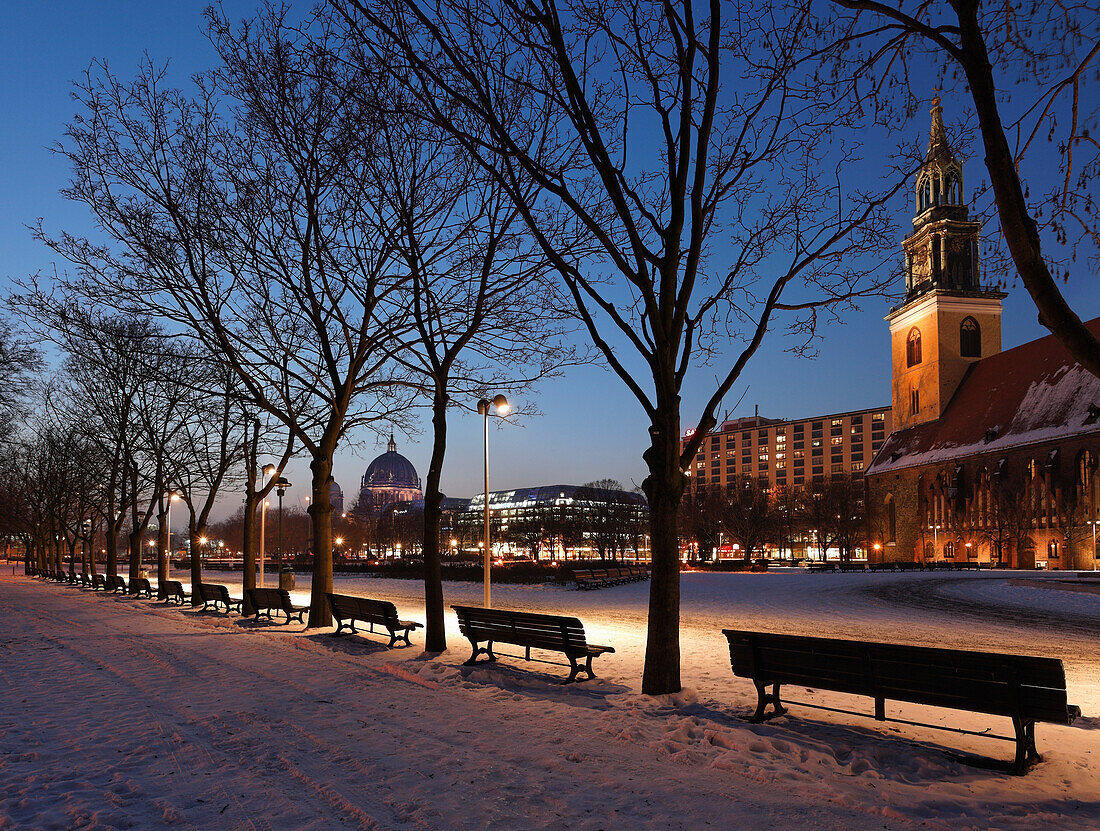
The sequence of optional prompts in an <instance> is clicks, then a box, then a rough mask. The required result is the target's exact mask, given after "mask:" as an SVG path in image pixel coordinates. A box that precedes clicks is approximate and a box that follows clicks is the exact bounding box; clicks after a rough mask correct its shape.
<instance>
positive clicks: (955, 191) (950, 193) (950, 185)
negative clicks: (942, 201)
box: [946, 170, 962, 205]
mask: <svg viewBox="0 0 1100 831" xmlns="http://www.w3.org/2000/svg"><path fill="white" fill-rule="evenodd" d="M946 191H947V193H946V197H947V199H946V201H947V202H948V203H949V204H951V205H958V204H960V203H961V202H962V199H961V198H960V197H961V193H960V188H959V176H958V174H957V173H955V171H953V170H952V171H950V172H949V173H948V174H947V188H946Z"/></svg>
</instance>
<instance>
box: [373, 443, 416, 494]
mask: <svg viewBox="0 0 1100 831" xmlns="http://www.w3.org/2000/svg"><path fill="white" fill-rule="evenodd" d="M368 488H369V489H374V488H412V489H415V490H420V477H419V476H417V475H416V468H415V467H413V463H412V462H410V461H409V460H408V459H406V458H405V457H404V456H402V455H401V454H400V453H398V452H397V445H396V444H395V443H394V440H393V436H390V443H389V449H388V450H387V451H386V452H385V453H383V454H382V455H381V456H379V457H378V458H376V459H375V460H374V461H373V462H371V463H370V467H368V468H367V472H366V473H365V474H363V489H368Z"/></svg>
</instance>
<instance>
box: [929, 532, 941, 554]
mask: <svg viewBox="0 0 1100 831" xmlns="http://www.w3.org/2000/svg"><path fill="white" fill-rule="evenodd" d="M928 527H929V528H930V529H931V531H932V559H933V560H935V559H936V558H937V557H938V556H940V526H939V525H929V526H928Z"/></svg>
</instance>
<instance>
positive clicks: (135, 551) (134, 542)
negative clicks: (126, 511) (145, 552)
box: [126, 526, 145, 580]
mask: <svg viewBox="0 0 1100 831" xmlns="http://www.w3.org/2000/svg"><path fill="white" fill-rule="evenodd" d="M144 536H145V526H142V527H140V528H137V529H135V530H133V531H131V532H130V566H129V568H128V569H127V570H126V574H127V578H128V579H129V580H133V579H134V578H135V577H137V576H138V569H140V568H141V543H142V537H144Z"/></svg>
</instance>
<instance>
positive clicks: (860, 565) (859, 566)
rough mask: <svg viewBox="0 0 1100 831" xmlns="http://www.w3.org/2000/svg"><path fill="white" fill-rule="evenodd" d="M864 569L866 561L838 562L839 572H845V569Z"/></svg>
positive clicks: (865, 568)
mask: <svg viewBox="0 0 1100 831" xmlns="http://www.w3.org/2000/svg"><path fill="white" fill-rule="evenodd" d="M866 570H867V564H866V563H841V564H840V571H841V573H843V572H846V571H866Z"/></svg>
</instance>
